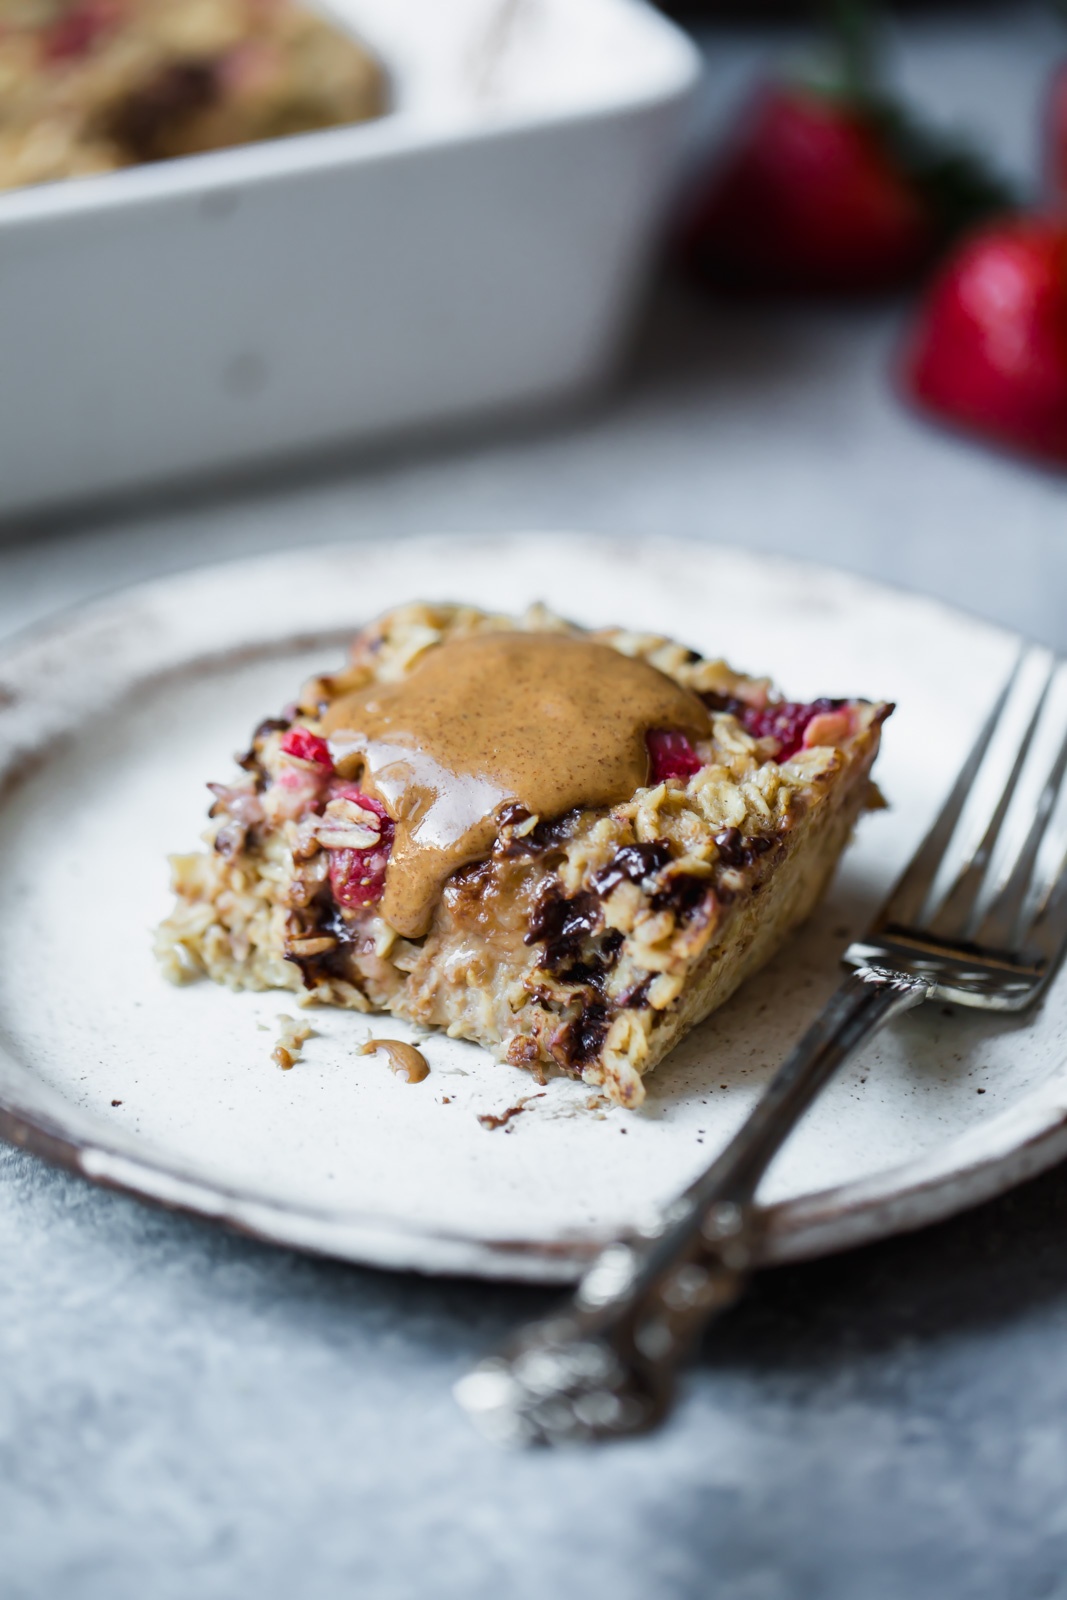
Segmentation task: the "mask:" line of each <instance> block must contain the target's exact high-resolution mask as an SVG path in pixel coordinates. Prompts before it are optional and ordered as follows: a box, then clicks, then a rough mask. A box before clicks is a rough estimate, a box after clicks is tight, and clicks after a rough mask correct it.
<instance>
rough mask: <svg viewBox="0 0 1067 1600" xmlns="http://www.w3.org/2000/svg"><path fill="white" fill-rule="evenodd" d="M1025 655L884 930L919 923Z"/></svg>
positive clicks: (899, 889)
mask: <svg viewBox="0 0 1067 1600" xmlns="http://www.w3.org/2000/svg"><path fill="white" fill-rule="evenodd" d="M1026 655H1027V652H1026V651H1025V650H1024V651H1022V652H1021V653H1020V655H1019V657H1018V659H1017V660H1016V662H1015V665H1014V666H1013V667H1012V670H1011V672H1010V673H1009V675H1008V678H1007V681H1006V682H1005V684H1004V687H1003V689H1001V691H1000V693H999V695H998V696H997V698H996V700H995V702H994V704H993V709H992V710H991V711H990V713H989V716H988V717H987V719H986V722H985V725H984V726H983V728H982V731H981V733H979V735H978V738H977V739H976V740H975V742H974V746H973V748H972V750H971V753H970V755H969V756H968V757H967V759H966V761H965V762H964V763H963V766H962V768H961V769H960V774H959V776H958V778H957V779H956V782H955V783H954V784H953V786H952V792H951V794H950V795H949V797H948V799H947V800H946V801H945V804H944V805H943V806H942V808H941V811H940V812H939V814H938V816H937V819H936V821H935V822H934V823H933V825H932V827H931V828H930V831H929V833H928V834H927V835H926V838H925V839H924V840H923V842H922V844H921V845H920V846H919V848H918V850H917V851H916V852H915V854H914V856H912V858H911V861H910V862H909V864H908V866H907V868H906V869H905V871H904V874H903V876H902V877H901V879H900V881H899V882H898V884H897V886H896V888H895V889H894V890H893V893H892V895H891V896H890V899H889V901H888V903H887V904H886V907H885V910H884V912H883V913H882V916H881V918H880V919H879V921H880V923H881V924H882V925H883V926H884V925H887V924H896V925H898V926H900V927H909V926H912V925H914V924H916V923H917V922H918V920H919V914H920V912H921V911H922V909H923V907H924V905H925V904H926V900H927V896H928V895H929V893H930V890H931V889H932V888H933V885H934V879H935V878H936V877H937V869H938V868H939V867H940V865H941V862H942V861H943V859H944V856H945V851H946V850H947V849H948V847H949V844H950V843H951V841H952V835H953V834H954V833H955V831H956V827H957V824H958V823H959V820H960V817H961V815H962V813H963V808H964V806H965V805H966V803H967V799H968V796H969V795H970V792H971V789H972V788H973V786H974V780H975V778H976V777H977V776H978V771H979V768H980V767H981V765H982V762H983V761H984V760H985V755H986V751H987V750H988V749H989V746H990V744H991V742H992V739H993V735H994V733H995V732H996V730H997V725H998V723H999V722H1000V718H1001V715H1002V713H1003V711H1004V707H1005V705H1006V704H1007V701H1008V696H1009V695H1010V694H1011V692H1012V690H1013V689H1014V687H1015V685H1016V683H1018V681H1019V676H1020V673H1021V672H1022V667H1023V662H1024V661H1025V659H1026Z"/></svg>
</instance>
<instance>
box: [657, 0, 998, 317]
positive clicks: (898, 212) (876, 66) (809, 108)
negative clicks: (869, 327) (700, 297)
mask: <svg viewBox="0 0 1067 1600" xmlns="http://www.w3.org/2000/svg"><path fill="white" fill-rule="evenodd" d="M824 10H825V12H826V16H827V21H828V22H829V24H830V41H829V42H830V47H831V55H832V59H833V67H832V73H831V76H830V77H829V78H828V79H827V81H826V82H824V83H823V84H821V85H816V84H803V83H788V82H779V83H770V84H767V85H765V86H764V87H763V88H761V89H758V90H757V92H756V93H755V95H754V96H753V98H752V99H751V100H750V102H749V104H748V106H747V107H746V109H745V111H744V112H743V114H742V116H741V119H740V121H739V123H738V125H737V128H736V131H735V135H734V137H733V139H732V140H731V141H729V143H728V145H727V148H726V151H725V154H724V155H723V156H722V158H721V160H720V161H719V162H718V163H717V164H716V165H714V166H713V167H712V168H711V170H710V171H709V172H708V173H707V174H706V176H705V178H704V182H703V185H702V187H700V188H699V190H698V193H697V195H696V198H695V201H694V203H693V205H692V206H691V208H690V213H689V218H688V222H687V224H686V225H685V227H684V229H683V234H682V249H683V254H684V256H685V258H686V260H687V261H688V264H689V266H690V268H691V269H692V270H693V271H694V272H695V273H696V274H697V275H698V276H700V277H704V278H707V279H710V280H711V281H713V282H716V283H718V284H719V285H721V286H724V287H737V288H742V289H750V290H764V291H766V290H770V291H782V292H786V293H802V294H870V293H874V292H879V291H884V290H888V289H894V288H898V287H900V286H901V285H903V284H906V283H908V282H910V281H911V280H912V279H913V278H915V277H916V276H917V275H918V273H919V272H920V271H921V270H922V268H923V267H924V266H925V265H926V263H927V262H928V261H929V260H930V259H931V258H932V257H933V256H934V255H935V253H937V252H938V251H939V250H940V249H941V248H942V247H943V246H944V245H945V244H946V243H947V242H948V241H949V240H950V239H952V238H954V237H955V236H956V235H957V234H958V233H959V232H960V231H961V230H962V229H964V228H968V227H972V226H973V225H974V224H975V223H976V222H978V221H979V220H981V219H982V218H983V217H985V216H988V215H989V214H990V213H991V212H993V211H1003V210H1006V209H1010V207H1011V206H1012V205H1013V203H1014V202H1013V197H1012V195H1011V194H1010V193H1009V192H1008V190H1007V189H1006V188H1005V186H1004V185H1003V184H1002V183H1001V182H1000V181H999V180H998V179H996V178H995V177H993V176H991V175H990V173H989V172H988V171H987V170H986V169H985V167H984V165H983V164H982V163H981V162H980V161H978V160H976V159H975V157H974V156H973V155H972V154H971V153H970V151H968V150H967V149H966V148H964V147H963V146H961V145H958V144H957V143H955V141H953V140H951V139H946V138H945V136H944V135H942V134H940V133H937V134H935V133H932V132H931V131H930V130H928V129H927V128H925V127H923V126H921V125H920V124H919V123H918V122H917V121H916V119H915V118H914V117H913V116H911V115H910V113H909V112H908V111H907V109H906V108H905V107H903V106H902V105H900V104H899V103H898V102H897V101H896V100H895V99H893V98H892V97H891V96H890V95H888V94H887V93H886V91H885V86H884V81H883V77H882V74H881V70H880V61H881V50H880V38H879V34H880V23H879V20H878V15H877V8H876V7H875V6H873V5H872V4H871V3H870V0H825V4H824Z"/></svg>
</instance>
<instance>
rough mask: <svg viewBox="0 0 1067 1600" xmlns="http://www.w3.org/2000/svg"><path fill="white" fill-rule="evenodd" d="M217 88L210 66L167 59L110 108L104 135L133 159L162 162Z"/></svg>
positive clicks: (214, 96) (215, 74) (216, 77)
mask: <svg viewBox="0 0 1067 1600" xmlns="http://www.w3.org/2000/svg"><path fill="white" fill-rule="evenodd" d="M219 88H220V85H219V75H218V72H217V70H216V67H215V64H214V62H212V61H200V60H196V59H190V60H188V61H172V62H170V63H168V65H166V66H164V67H161V68H160V70H159V71H158V72H157V73H156V75H155V77H154V78H150V79H149V81H148V82H147V83H144V84H142V85H140V87H138V88H136V89H133V90H131V91H130V93H129V94H127V95H126V96H125V97H124V98H123V99H121V100H120V101H119V102H118V104H117V105H115V106H114V107H113V108H112V110H111V114H110V116H109V117H108V119H107V123H106V127H105V132H106V133H107V135H108V136H109V137H110V138H112V139H114V140H115V142H116V143H117V144H119V145H121V146H122V148H123V150H124V151H125V152H126V153H127V154H128V155H129V156H131V157H132V158H133V160H134V161H163V160H165V159H166V158H167V157H168V156H170V155H172V154H174V153H175V152H174V150H173V140H174V135H175V134H176V133H177V132H179V130H180V127H181V124H182V123H183V122H184V121H186V120H187V119H188V118H190V117H192V116H194V115H195V114H196V112H198V111H203V110H205V109H206V108H207V107H208V106H211V105H214V103H215V101H216V100H217V99H218V96H219Z"/></svg>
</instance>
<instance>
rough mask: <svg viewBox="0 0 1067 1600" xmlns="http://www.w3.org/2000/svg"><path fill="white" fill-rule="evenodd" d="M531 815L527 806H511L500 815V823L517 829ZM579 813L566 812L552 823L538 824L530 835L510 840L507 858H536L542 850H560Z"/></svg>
mask: <svg viewBox="0 0 1067 1600" xmlns="http://www.w3.org/2000/svg"><path fill="white" fill-rule="evenodd" d="M529 815H530V813H529V812H528V811H527V809H526V807H525V806H520V805H510V806H507V807H505V809H504V810H503V811H502V812H501V813H500V821H501V823H502V824H504V825H505V826H508V825H510V826H511V827H517V826H518V824H519V823H520V822H525V821H526V819H527V817H528V816H529ZM576 816H577V812H575V811H568V812H565V813H564V815H563V816H562V817H554V818H553V819H552V820H551V821H543V822H538V823H536V824H535V825H534V827H532V828H531V829H530V831H529V833H524V834H522V835H521V836H520V837H519V838H515V837H514V836H513V837H512V838H510V839H509V840H508V841H507V843H506V845H505V846H504V848H503V854H504V855H505V856H512V857H513V856H536V855H540V853H541V852H542V850H553V849H558V848H559V847H560V845H562V844H563V843H564V842H565V841H566V839H567V837H568V835H569V834H570V832H571V829H572V828H573V826H574V821H575V818H576Z"/></svg>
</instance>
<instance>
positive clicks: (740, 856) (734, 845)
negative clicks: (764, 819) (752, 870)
mask: <svg viewBox="0 0 1067 1600" xmlns="http://www.w3.org/2000/svg"><path fill="white" fill-rule="evenodd" d="M715 848H716V849H717V850H718V852H719V860H720V862H721V863H722V865H723V866H724V867H750V866H751V865H752V863H753V862H754V861H755V860H756V859H757V858H758V857H759V856H764V855H766V854H767V851H768V850H773V848H774V840H773V839H767V838H764V837H763V836H762V835H760V834H758V833H757V834H750V835H748V836H747V837H746V835H744V834H743V833H742V832H741V830H740V829H739V828H724V829H723V830H722V832H721V833H717V834H716V835H715Z"/></svg>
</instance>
